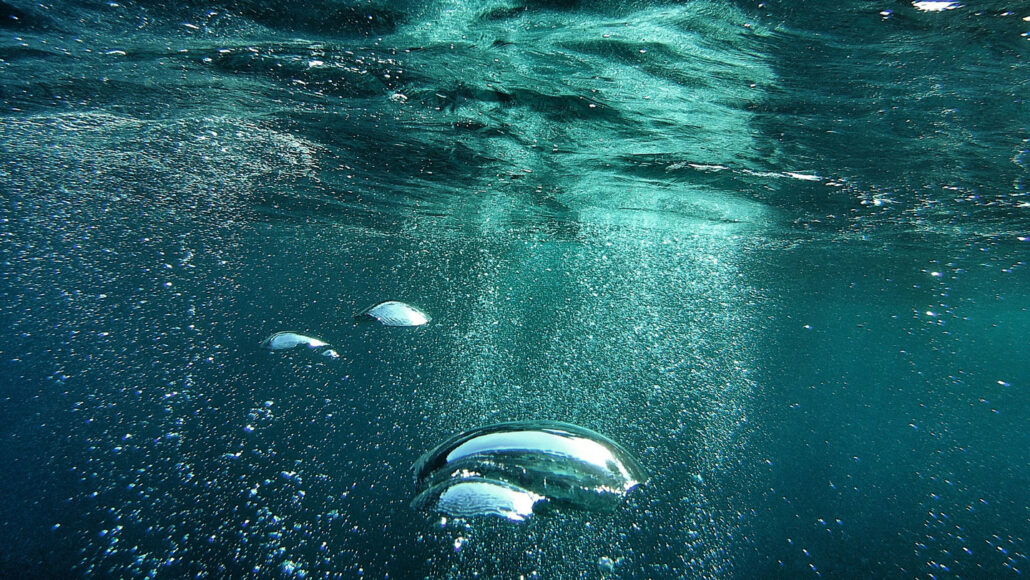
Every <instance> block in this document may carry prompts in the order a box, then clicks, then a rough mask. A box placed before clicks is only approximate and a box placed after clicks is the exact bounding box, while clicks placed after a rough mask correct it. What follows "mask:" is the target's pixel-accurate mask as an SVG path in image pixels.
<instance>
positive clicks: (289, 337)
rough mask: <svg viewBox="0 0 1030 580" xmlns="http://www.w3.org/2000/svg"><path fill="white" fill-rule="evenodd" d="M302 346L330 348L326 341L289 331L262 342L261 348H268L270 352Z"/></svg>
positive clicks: (276, 334)
mask: <svg viewBox="0 0 1030 580" xmlns="http://www.w3.org/2000/svg"><path fill="white" fill-rule="evenodd" d="M300 345H304V346H306V347H308V348H320V347H323V346H329V344H328V343H326V342H325V341H322V340H319V339H317V338H314V337H311V336H304V335H303V334H297V333H296V332H289V331H284V332H277V333H275V334H273V335H271V336H269V337H268V338H266V339H265V340H262V341H261V347H262V348H267V349H268V350H288V349H291V348H295V347H298V346H300Z"/></svg>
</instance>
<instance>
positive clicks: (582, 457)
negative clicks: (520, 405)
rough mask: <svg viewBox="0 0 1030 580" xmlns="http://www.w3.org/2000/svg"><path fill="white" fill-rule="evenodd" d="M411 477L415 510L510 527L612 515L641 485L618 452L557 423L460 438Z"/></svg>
mask: <svg viewBox="0 0 1030 580" xmlns="http://www.w3.org/2000/svg"><path fill="white" fill-rule="evenodd" d="M414 472H415V485H416V488H417V489H418V490H419V491H420V492H421V493H419V495H418V497H416V498H415V501H414V502H412V507H414V508H416V509H419V510H423V511H435V512H442V513H445V514H448V515H451V516H455V517H465V516H477V515H495V516H502V517H506V518H508V519H511V520H522V519H524V518H525V517H526V516H528V515H530V514H531V513H533V512H534V511H535V510H539V509H540V508H542V507H544V506H553V507H574V508H581V509H612V508H614V507H615V506H616V505H618V503H619V502H620V501H622V499H623V498H624V497H625V495H626V494H627V493H628V492H629V491H630V490H632V489H633V488H634V487H636V486H637V485H639V484H641V483H643V482H645V481H646V480H647V478H648V475H647V472H646V471H645V470H644V469H643V467H641V466H640V464H639V463H638V462H637V460H636V458H634V457H633V456H632V455H631V454H630V453H629V452H628V451H626V450H625V449H623V448H622V447H621V446H620V445H619V444H617V443H615V442H614V441H612V440H610V439H608V438H607V437H605V436H603V435H601V434H599V433H596V432H594V431H591V430H589V429H586V428H583V427H579V426H577V425H571V424H569V423H562V422H558V421H515V422H510V423H498V424H495V425H490V426H487V427H480V428H477V429H473V430H471V431H466V432H464V433H461V434H459V435H457V436H455V437H452V438H451V439H448V440H447V441H445V442H444V443H441V444H440V445H438V446H437V447H436V448H434V449H433V450H431V451H429V452H428V453H426V454H425V455H423V456H422V457H421V458H420V459H419V460H418V462H417V463H416V464H415V466H414Z"/></svg>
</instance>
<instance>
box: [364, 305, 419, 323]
mask: <svg viewBox="0 0 1030 580" xmlns="http://www.w3.org/2000/svg"><path fill="white" fill-rule="evenodd" d="M355 318H357V319H358V320H376V321H378V322H380V323H382V324H383V326H422V325H423V324H426V323H428V322H429V321H430V318H429V315H428V314H426V313H425V312H422V311H421V310H419V309H418V308H415V307H414V306H412V305H410V304H405V303H403V302H398V301H396V300H387V301H386V302H380V303H379V304H376V305H375V306H369V307H368V308H366V309H365V310H363V311H361V312H360V313H359V314H357V315H356V316H355Z"/></svg>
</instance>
